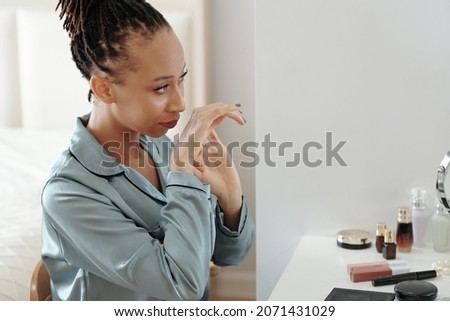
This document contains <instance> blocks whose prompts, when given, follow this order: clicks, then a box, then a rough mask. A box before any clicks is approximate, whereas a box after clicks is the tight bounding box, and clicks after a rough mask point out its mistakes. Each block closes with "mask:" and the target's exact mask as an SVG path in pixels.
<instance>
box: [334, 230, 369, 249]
mask: <svg viewBox="0 0 450 321" xmlns="http://www.w3.org/2000/svg"><path fill="white" fill-rule="evenodd" d="M337 245H338V246H340V247H342V248H344V249H352V250H359V249H366V248H368V247H370V246H371V245H372V238H371V236H370V233H369V232H367V231H363V230H354V229H352V230H342V231H339V232H338V233H337Z"/></svg>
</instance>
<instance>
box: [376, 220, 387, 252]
mask: <svg viewBox="0 0 450 321" xmlns="http://www.w3.org/2000/svg"><path fill="white" fill-rule="evenodd" d="M385 229H386V224H385V223H378V224H377V229H376V231H375V236H376V237H375V247H376V248H377V252H378V253H381V250H382V248H383V243H384V230H385Z"/></svg>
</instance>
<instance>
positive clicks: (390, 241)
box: [381, 228, 397, 260]
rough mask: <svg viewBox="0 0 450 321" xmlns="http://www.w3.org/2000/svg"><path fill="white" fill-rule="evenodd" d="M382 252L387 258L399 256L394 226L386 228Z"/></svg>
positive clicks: (391, 258)
mask: <svg viewBox="0 0 450 321" xmlns="http://www.w3.org/2000/svg"><path fill="white" fill-rule="evenodd" d="M381 252H382V253H383V257H384V258H385V259H386V260H393V259H395V257H396V256H397V244H395V230H394V229H393V228H387V229H386V231H385V234H384V243H383V248H382V251H381Z"/></svg>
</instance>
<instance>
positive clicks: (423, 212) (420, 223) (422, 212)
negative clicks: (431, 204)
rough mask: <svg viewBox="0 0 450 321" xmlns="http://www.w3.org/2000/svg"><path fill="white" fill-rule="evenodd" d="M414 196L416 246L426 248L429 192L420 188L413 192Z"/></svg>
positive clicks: (413, 222)
mask: <svg viewBox="0 0 450 321" xmlns="http://www.w3.org/2000/svg"><path fill="white" fill-rule="evenodd" d="M411 195H412V202H413V206H412V211H411V219H412V227H413V235H414V246H417V247H425V246H426V244H427V241H428V229H429V227H430V226H429V225H430V224H429V222H430V220H431V218H430V215H429V213H428V211H427V208H426V197H427V192H426V190H425V189H423V188H422V187H420V186H417V187H415V188H413V189H412V190H411Z"/></svg>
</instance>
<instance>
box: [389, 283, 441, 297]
mask: <svg viewBox="0 0 450 321" xmlns="http://www.w3.org/2000/svg"><path fill="white" fill-rule="evenodd" d="M394 291H395V295H396V296H397V299H398V300H399V301H433V300H434V299H436V297H437V293H438V289H437V287H436V286H435V285H434V284H433V283H430V282H427V281H421V280H412V281H402V282H400V283H398V284H397V285H396V286H395V287H394Z"/></svg>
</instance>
